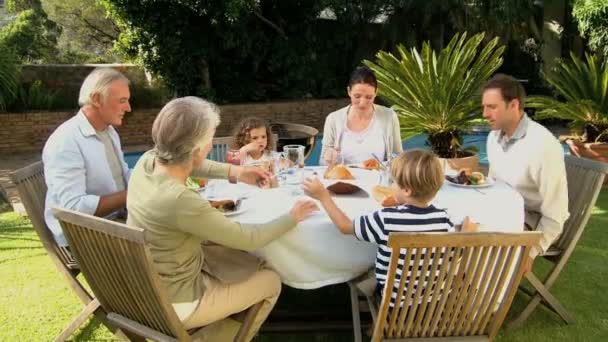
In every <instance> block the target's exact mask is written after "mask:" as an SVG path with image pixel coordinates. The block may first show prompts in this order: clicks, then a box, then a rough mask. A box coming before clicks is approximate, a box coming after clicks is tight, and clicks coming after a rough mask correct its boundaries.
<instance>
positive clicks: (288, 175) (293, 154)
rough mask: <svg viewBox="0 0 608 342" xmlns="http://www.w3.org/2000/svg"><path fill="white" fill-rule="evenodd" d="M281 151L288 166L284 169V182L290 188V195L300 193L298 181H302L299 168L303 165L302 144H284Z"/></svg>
mask: <svg viewBox="0 0 608 342" xmlns="http://www.w3.org/2000/svg"><path fill="white" fill-rule="evenodd" d="M283 153H284V154H285V158H286V159H287V161H288V165H287V166H288V168H287V170H286V171H285V183H286V184H287V185H288V186H290V187H291V188H292V191H291V194H292V195H295V196H298V195H301V194H302V191H301V189H300V183H301V182H302V172H301V170H300V169H301V168H303V167H304V146H302V145H285V146H283Z"/></svg>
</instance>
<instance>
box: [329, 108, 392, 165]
mask: <svg viewBox="0 0 608 342" xmlns="http://www.w3.org/2000/svg"><path fill="white" fill-rule="evenodd" d="M374 107H375V115H376V119H377V120H378V123H379V124H380V126H381V127H382V132H384V135H383V136H381V137H377V138H378V139H382V140H383V141H384V146H385V152H386V153H385V155H386V156H387V158H390V156H391V155H392V154H393V153H400V152H402V151H403V147H402V146H401V133H400V127H399V118H398V117H397V114H396V113H395V112H394V111H393V110H392V109H390V108H387V107H384V106H380V105H374ZM349 108H350V105H348V106H346V107H344V108H340V109H338V110H337V111H335V112H332V113H330V114H329V115H328V116H327V118H325V127H324V128H323V146H322V148H321V158H320V161H319V162H320V164H321V165H323V164H325V161H324V160H323V156H325V151H326V150H327V148H328V147H331V148H336V147H337V146H336V145H337V144H338V140H339V137H340V136H341V135H342V133H343V131H344V127H345V123H346V115H347V113H348V109H349Z"/></svg>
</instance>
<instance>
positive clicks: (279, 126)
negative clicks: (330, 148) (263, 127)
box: [271, 122, 319, 160]
mask: <svg viewBox="0 0 608 342" xmlns="http://www.w3.org/2000/svg"><path fill="white" fill-rule="evenodd" d="M271 127H273V130H275V132H278V133H279V135H280V136H284V137H286V138H290V135H297V136H301V137H302V138H303V139H306V145H308V146H310V147H308V148H307V150H306V154H305V155H304V160H306V159H308V157H309V156H310V154H311V153H312V151H313V150H314V148H315V142H316V137H317V134H319V130H318V129H316V128H314V127H311V126H306V125H301V124H295V123H291V122H273V123H272V124H271ZM298 138H300V137H298ZM275 141H276V140H275Z"/></svg>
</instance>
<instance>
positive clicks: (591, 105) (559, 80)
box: [527, 52, 608, 142]
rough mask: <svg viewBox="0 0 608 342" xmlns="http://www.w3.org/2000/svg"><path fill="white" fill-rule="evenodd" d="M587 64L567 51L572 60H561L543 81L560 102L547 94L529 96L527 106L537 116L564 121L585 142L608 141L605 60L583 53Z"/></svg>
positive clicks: (606, 63)
mask: <svg viewBox="0 0 608 342" xmlns="http://www.w3.org/2000/svg"><path fill="white" fill-rule="evenodd" d="M585 57H586V63H585V62H583V61H581V60H580V59H579V58H577V57H576V56H575V55H574V53H572V52H570V58H571V61H569V62H561V63H559V64H558V65H557V67H556V68H555V69H554V70H552V71H550V72H549V73H548V74H543V77H544V78H545V80H546V81H547V82H548V83H549V85H551V87H553V88H554V89H555V91H556V93H557V95H558V96H559V97H560V98H562V99H563V100H565V102H563V101H559V100H557V99H555V98H553V97H548V96H531V97H530V98H529V99H528V101H527V106H528V107H531V108H536V109H537V112H536V118H538V119H546V118H557V119H562V120H567V121H569V122H570V126H571V127H572V128H573V129H575V130H576V131H579V132H582V133H583V140H584V141H586V142H608V61H604V62H601V61H600V60H599V59H598V58H596V57H594V56H592V55H589V54H586V55H585Z"/></svg>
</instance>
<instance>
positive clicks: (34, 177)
mask: <svg viewBox="0 0 608 342" xmlns="http://www.w3.org/2000/svg"><path fill="white" fill-rule="evenodd" d="M9 177H10V179H11V181H12V182H13V183H14V184H15V185H16V186H17V191H18V192H19V197H20V198H21V202H22V203H23V206H24V207H25V210H26V212H27V215H28V217H29V219H30V221H31V222H32V226H33V227H34V230H35V231H36V233H37V234H38V237H39V238H40V241H41V242H42V246H43V247H44V249H45V250H46V251H47V253H48V255H49V257H50V258H51V260H52V261H53V263H54V264H55V266H56V267H57V270H58V271H59V273H61V274H62V275H63V276H64V277H65V279H66V280H67V282H68V285H70V287H71V288H72V290H73V291H74V293H75V294H76V295H77V296H78V298H79V299H80V300H81V301H82V303H83V304H84V306H85V307H84V308H83V309H82V311H81V312H80V314H79V315H78V316H76V317H75V318H74V319H73V320H72V322H71V323H70V324H69V325H68V326H67V327H66V328H65V329H64V330H63V331H62V332H61V333H60V334H59V335H58V336H57V337H56V338H55V341H65V340H67V339H68V338H69V337H70V336H71V335H72V334H73V333H74V331H76V329H78V328H79V327H80V326H81V325H82V324H83V323H84V322H85V321H86V320H87V319H88V318H89V316H90V315H91V314H95V316H96V317H97V318H98V319H99V320H100V321H101V322H102V323H104V324H105V325H106V326H107V327H108V329H110V330H111V331H113V332H114V333H115V334H117V336H118V337H120V338H122V339H126V337H125V336H124V335H123V334H122V333H121V332H120V331H118V330H117V328H116V327H114V326H113V325H111V324H110V323H109V322H108V321H107V320H106V318H105V313H104V312H103V310H102V309H101V307H100V306H99V302H97V301H96V300H94V298H93V296H91V294H89V292H88V291H87V290H86V289H85V287H84V286H83V285H82V284H81V283H80V282H79V281H78V279H77V276H78V274H79V273H80V268H79V267H78V264H77V263H76V261H75V260H74V257H73V256H72V254H71V253H70V250H69V249H67V248H65V247H60V246H58V245H57V243H56V242H55V239H54V238H53V233H52V232H51V231H50V230H49V228H48V227H47V225H46V222H45V220H44V203H45V197H46V190H47V188H46V183H45V181H44V168H43V165H42V162H41V161H38V162H35V163H33V164H31V165H29V166H26V167H24V168H22V169H19V170H16V171H15V172H12V173H11V174H10V175H9Z"/></svg>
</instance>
